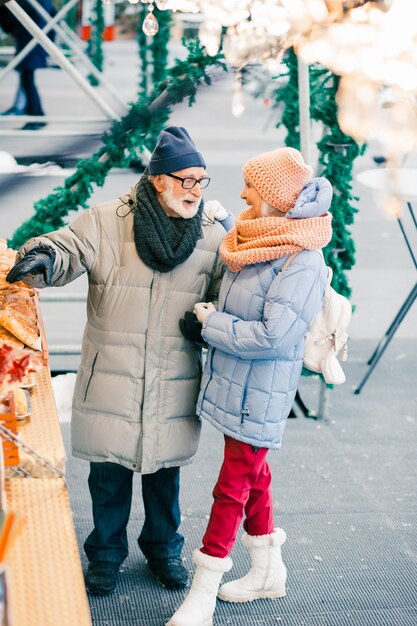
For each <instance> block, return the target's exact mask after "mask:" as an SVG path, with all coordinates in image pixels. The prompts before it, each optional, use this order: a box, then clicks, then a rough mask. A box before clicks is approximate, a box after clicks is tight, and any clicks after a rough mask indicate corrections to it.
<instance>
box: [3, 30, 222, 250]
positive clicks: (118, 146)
mask: <svg viewBox="0 0 417 626" xmlns="http://www.w3.org/2000/svg"><path fill="white" fill-rule="evenodd" d="M186 46H187V49H188V57H187V58H186V59H185V60H184V61H180V60H178V59H177V60H176V61H175V63H174V65H173V67H172V68H171V69H169V70H168V72H167V78H166V80H164V81H162V82H160V83H157V84H156V85H154V89H153V91H152V94H151V95H150V96H149V97H146V96H142V97H141V98H139V100H138V101H137V102H136V103H134V104H132V105H131V106H130V109H129V111H128V113H127V114H126V115H125V116H124V117H123V118H122V119H121V120H120V121H118V122H113V125H112V127H111V129H110V130H109V131H108V132H107V133H105V134H104V135H103V145H102V146H101V147H100V148H99V149H98V150H97V151H96V152H95V153H94V154H93V155H92V156H91V157H90V158H89V159H82V160H81V161H79V162H78V165H77V169H76V171H75V172H74V174H72V176H70V177H69V178H67V179H66V180H65V183H64V185H63V186H62V187H56V188H55V189H54V191H53V192H52V193H51V194H49V195H48V196H47V197H46V198H43V199H42V200H39V201H38V202H36V203H35V205H34V211H35V214H34V215H33V217H31V218H30V219H28V220H27V221H26V222H24V223H23V224H22V225H21V226H19V228H18V229H17V230H16V231H15V232H14V234H13V236H12V238H11V239H10V241H9V242H8V243H9V246H10V247H11V248H15V249H18V248H20V246H22V245H23V244H24V243H25V242H26V241H27V240H28V239H30V238H31V237H36V236H39V235H41V234H43V233H46V232H50V231H52V230H56V229H57V228H61V227H62V226H64V225H65V223H66V220H65V218H66V217H67V215H68V213H70V212H71V211H77V210H78V209H79V207H83V208H86V206H87V202H88V199H89V198H90V196H91V194H92V192H93V186H94V185H98V186H100V187H101V186H102V185H103V184H104V181H105V180H106V176H107V174H108V173H109V171H110V170H111V169H112V168H113V167H126V166H127V165H128V163H129V162H130V160H131V158H132V155H134V154H136V151H137V150H138V149H139V150H140V149H143V148H144V147H145V146H146V147H148V148H153V144H151V143H150V142H149V138H150V137H151V136H153V135H154V132H155V127H156V126H157V125H158V124H159V123H160V120H161V119H162V118H163V116H164V115H165V114H166V110H169V109H170V107H171V106H173V105H174V104H176V103H178V102H181V101H182V100H184V99H186V98H188V103H189V105H190V106H191V105H192V104H193V103H194V102H195V98H196V93H197V89H198V87H199V86H200V85H201V84H202V83H203V82H205V83H206V84H208V85H209V84H211V78H210V76H209V74H208V73H207V70H208V69H209V68H210V67H222V68H223V69H224V70H226V66H225V64H224V62H223V55H221V54H219V55H217V56H215V57H209V56H208V55H207V54H206V53H205V50H204V48H203V47H202V46H201V44H200V42H199V40H198V39H195V40H190V41H189V42H188V43H187V44H186Z"/></svg>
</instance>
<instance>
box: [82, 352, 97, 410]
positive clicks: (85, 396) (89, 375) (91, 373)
mask: <svg viewBox="0 0 417 626" xmlns="http://www.w3.org/2000/svg"><path fill="white" fill-rule="evenodd" d="M97 357H98V352H96V354H95V356H94V358H93V361H92V363H91V367H90V373H89V374H88V375H87V380H86V383H85V386H84V394H83V400H84V402H85V401H86V400H87V394H88V388H89V386H90V383H91V379H92V378H93V375H94V368H95V365H96V361H97Z"/></svg>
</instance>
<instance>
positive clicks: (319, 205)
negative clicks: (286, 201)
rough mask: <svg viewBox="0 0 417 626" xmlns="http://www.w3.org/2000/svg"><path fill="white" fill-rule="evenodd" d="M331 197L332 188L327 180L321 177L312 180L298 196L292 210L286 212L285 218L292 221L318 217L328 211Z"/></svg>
mask: <svg viewBox="0 0 417 626" xmlns="http://www.w3.org/2000/svg"><path fill="white" fill-rule="evenodd" d="M332 197H333V187H332V185H331V183H330V181H328V180H327V178H324V177H322V176H320V177H317V178H312V179H311V180H310V182H309V183H307V185H305V187H304V188H303V190H302V192H301V193H300V195H299V196H298V198H297V200H296V202H295V205H294V208H293V209H290V210H289V211H288V212H287V214H286V217H290V218H292V219H302V218H306V217H320V216H322V215H324V214H325V213H327V211H328V210H329V209H330V205H331V203H332Z"/></svg>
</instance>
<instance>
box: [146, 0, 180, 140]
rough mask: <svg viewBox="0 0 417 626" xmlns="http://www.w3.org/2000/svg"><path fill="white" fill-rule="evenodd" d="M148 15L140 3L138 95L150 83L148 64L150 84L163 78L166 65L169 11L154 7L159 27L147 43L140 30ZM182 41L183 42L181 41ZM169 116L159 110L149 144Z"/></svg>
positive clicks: (166, 112)
mask: <svg viewBox="0 0 417 626" xmlns="http://www.w3.org/2000/svg"><path fill="white" fill-rule="evenodd" d="M147 15H148V10H147V6H145V5H142V10H141V12H140V15H139V23H138V35H137V41H138V47H139V58H140V65H141V73H140V83H139V96H142V95H146V94H147V93H148V92H149V91H150V89H151V85H149V84H148V77H149V74H148V66H149V64H150V63H151V64H152V75H151V80H152V85H155V84H158V83H160V82H161V81H163V80H165V78H166V75H167V66H168V42H169V38H170V31H171V24H172V15H171V11H166V10H165V11H160V10H159V9H158V8H156V7H155V8H154V15H155V18H156V19H157V20H158V24H159V29H158V32H157V33H156V35H155V36H154V37H152V39H151V42H150V44H149V45H148V38H147V37H146V35H145V34H144V32H143V30H142V26H143V22H144V20H145V18H146V16H147ZM183 43H184V42H183ZM168 118H169V110H165V114H163V112H162V111H161V114H160V116H159V117H158V119H155V120H154V124H153V128H152V131H151V132H150V133H149V142H150V145H154V144H155V143H156V140H157V138H158V135H159V133H160V131H161V130H162V128H163V127H164V126H165V125H166V122H167V120H168Z"/></svg>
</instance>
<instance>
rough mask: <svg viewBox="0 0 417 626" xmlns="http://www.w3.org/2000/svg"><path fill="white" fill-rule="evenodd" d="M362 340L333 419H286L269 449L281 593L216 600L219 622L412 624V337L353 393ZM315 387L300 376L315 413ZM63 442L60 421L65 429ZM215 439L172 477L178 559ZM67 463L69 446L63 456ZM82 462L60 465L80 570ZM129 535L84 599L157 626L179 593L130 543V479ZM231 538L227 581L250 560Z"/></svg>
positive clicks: (217, 453)
mask: <svg viewBox="0 0 417 626" xmlns="http://www.w3.org/2000/svg"><path fill="white" fill-rule="evenodd" d="M372 348H373V342H372V341H363V340H361V341H353V342H351V355H350V360H349V362H348V364H347V365H346V373H347V377H348V382H347V383H346V384H345V385H344V386H341V387H340V388H338V389H336V390H334V391H333V392H331V393H330V402H331V407H330V413H331V419H330V420H329V421H328V422H316V421H314V420H311V419H304V418H298V419H291V420H289V421H288V423H287V428H286V434H285V437H284V445H283V448H282V450H281V451H279V452H277V451H271V452H270V453H269V455H268V461H269V463H270V466H271V470H272V475H273V494H274V501H275V522H276V524H277V525H279V526H281V527H282V528H284V529H285V531H286V533H287V542H286V544H285V545H284V547H283V558H284V560H285V563H286V565H287V568H288V585H287V596H286V597H285V598H282V599H280V600H259V601H256V602H252V603H247V604H241V605H239V604H237V605H231V604H227V603H223V602H218V606H217V610H216V614H215V621H214V623H215V624H216V625H217V626H254V625H255V624H263V625H265V626H276V625H277V624H282V625H283V626H416V624H417V587H416V567H417V532H416V513H417V497H416V461H415V459H416V454H415V450H416V434H417V419H416V416H417V402H416V393H415V371H416V369H415V362H414V359H415V357H414V355H415V353H416V348H417V342H416V340H412V341H411V340H395V341H394V345H393V346H392V348H390V355H389V356H387V358H386V359H385V360H384V361H382V362H381V364H380V366H379V367H378V368H377V369H376V370H375V373H374V376H373V377H372V378H371V379H370V381H369V383H368V386H367V387H366V388H365V390H364V391H363V392H362V394H361V395H360V396H355V395H353V393H352V382H353V381H355V382H356V381H357V378H358V375H359V374H361V373H362V371H363V370H364V366H363V363H364V360H365V358H366V357H367V356H368V355H369V353H370V351H371V349H372ZM317 388H318V385H317V382H316V381H315V380H311V379H302V382H301V392H302V395H303V398H304V399H305V401H306V402H307V403H308V404H309V405H310V406H311V407H314V406H316V403H317V391H318V389H317ZM63 432H64V435H65V440H66V444H67V446H68V441H69V425H68V424H63ZM222 447H223V441H222V437H221V435H220V433H218V432H217V431H216V430H215V429H214V428H213V427H212V426H210V425H208V424H204V426H203V434H202V438H201V443H200V447H199V451H198V453H197V456H196V459H195V460H194V462H193V463H192V464H191V465H190V466H187V467H185V468H183V469H182V470H181V475H182V483H181V509H182V524H181V532H182V533H183V534H184V536H185V538H186V542H185V546H184V550H183V557H184V559H185V564H186V566H187V567H188V568H189V570H190V571H191V572H192V571H193V569H194V566H193V564H192V561H191V553H192V551H193V549H194V548H197V547H199V546H200V541H201V537H202V535H203V532H204V529H205V526H206V523H207V518H208V514H209V509H210V506H211V502H212V498H211V490H212V488H213V486H214V483H215V480H216V477H217V473H218V470H219V467H220V463H221V458H222ZM68 454H69V456H70V450H69V449H68ZM87 474H88V464H87V463H86V462H84V461H80V460H77V459H74V458H72V457H70V460H69V464H68V487H69V492H70V498H71V503H72V508H73V514H74V522H75V527H76V531H77V535H78V540H79V544H80V552H81V555H82V559H83V566H84V568H86V566H87V563H86V559H85V556H84V554H83V550H82V542H83V540H84V539H85V538H86V536H87V535H88V533H89V532H90V530H91V528H92V519H91V511H90V500H89V495H88V490H87ZM133 502H134V504H133V509H132V515H131V519H130V523H129V528H128V536H129V546H130V554H129V556H128V558H127V560H126V561H125V564H124V566H123V569H122V572H121V573H120V575H119V580H120V583H119V586H118V588H117V590H116V592H115V593H114V594H112V595H111V596H109V597H95V596H89V598H90V606H91V613H92V618H93V624H94V626H163V624H164V623H165V622H166V621H167V619H168V618H169V617H170V616H171V614H172V613H173V612H174V610H175V608H176V607H178V606H179V604H180V603H181V601H182V599H183V598H184V597H185V592H184V591H169V590H166V589H164V588H163V587H161V586H159V585H158V584H157V583H156V580H155V578H154V576H153V575H152V574H151V573H150V572H149V571H148V569H147V566H146V562H145V559H144V557H143V555H142V554H141V553H140V551H139V548H138V546H137V537H138V536H139V533H140V529H141V525H142V523H143V519H144V512H143V506H142V502H141V493H140V477H139V476H137V477H136V479H135V494H134V499H133ZM240 538H241V531H240V532H239V536H238V541H237V543H236V545H235V548H234V550H233V552H232V554H231V557H232V559H233V561H234V567H233V569H232V570H231V572H229V573H228V574H227V575H226V576H225V580H226V581H227V580H231V579H232V578H233V577H236V576H238V577H239V576H242V575H244V574H245V573H246V571H247V569H248V567H249V561H248V555H247V553H246V552H245V550H244V549H243V546H242V544H241V541H240Z"/></svg>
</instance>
